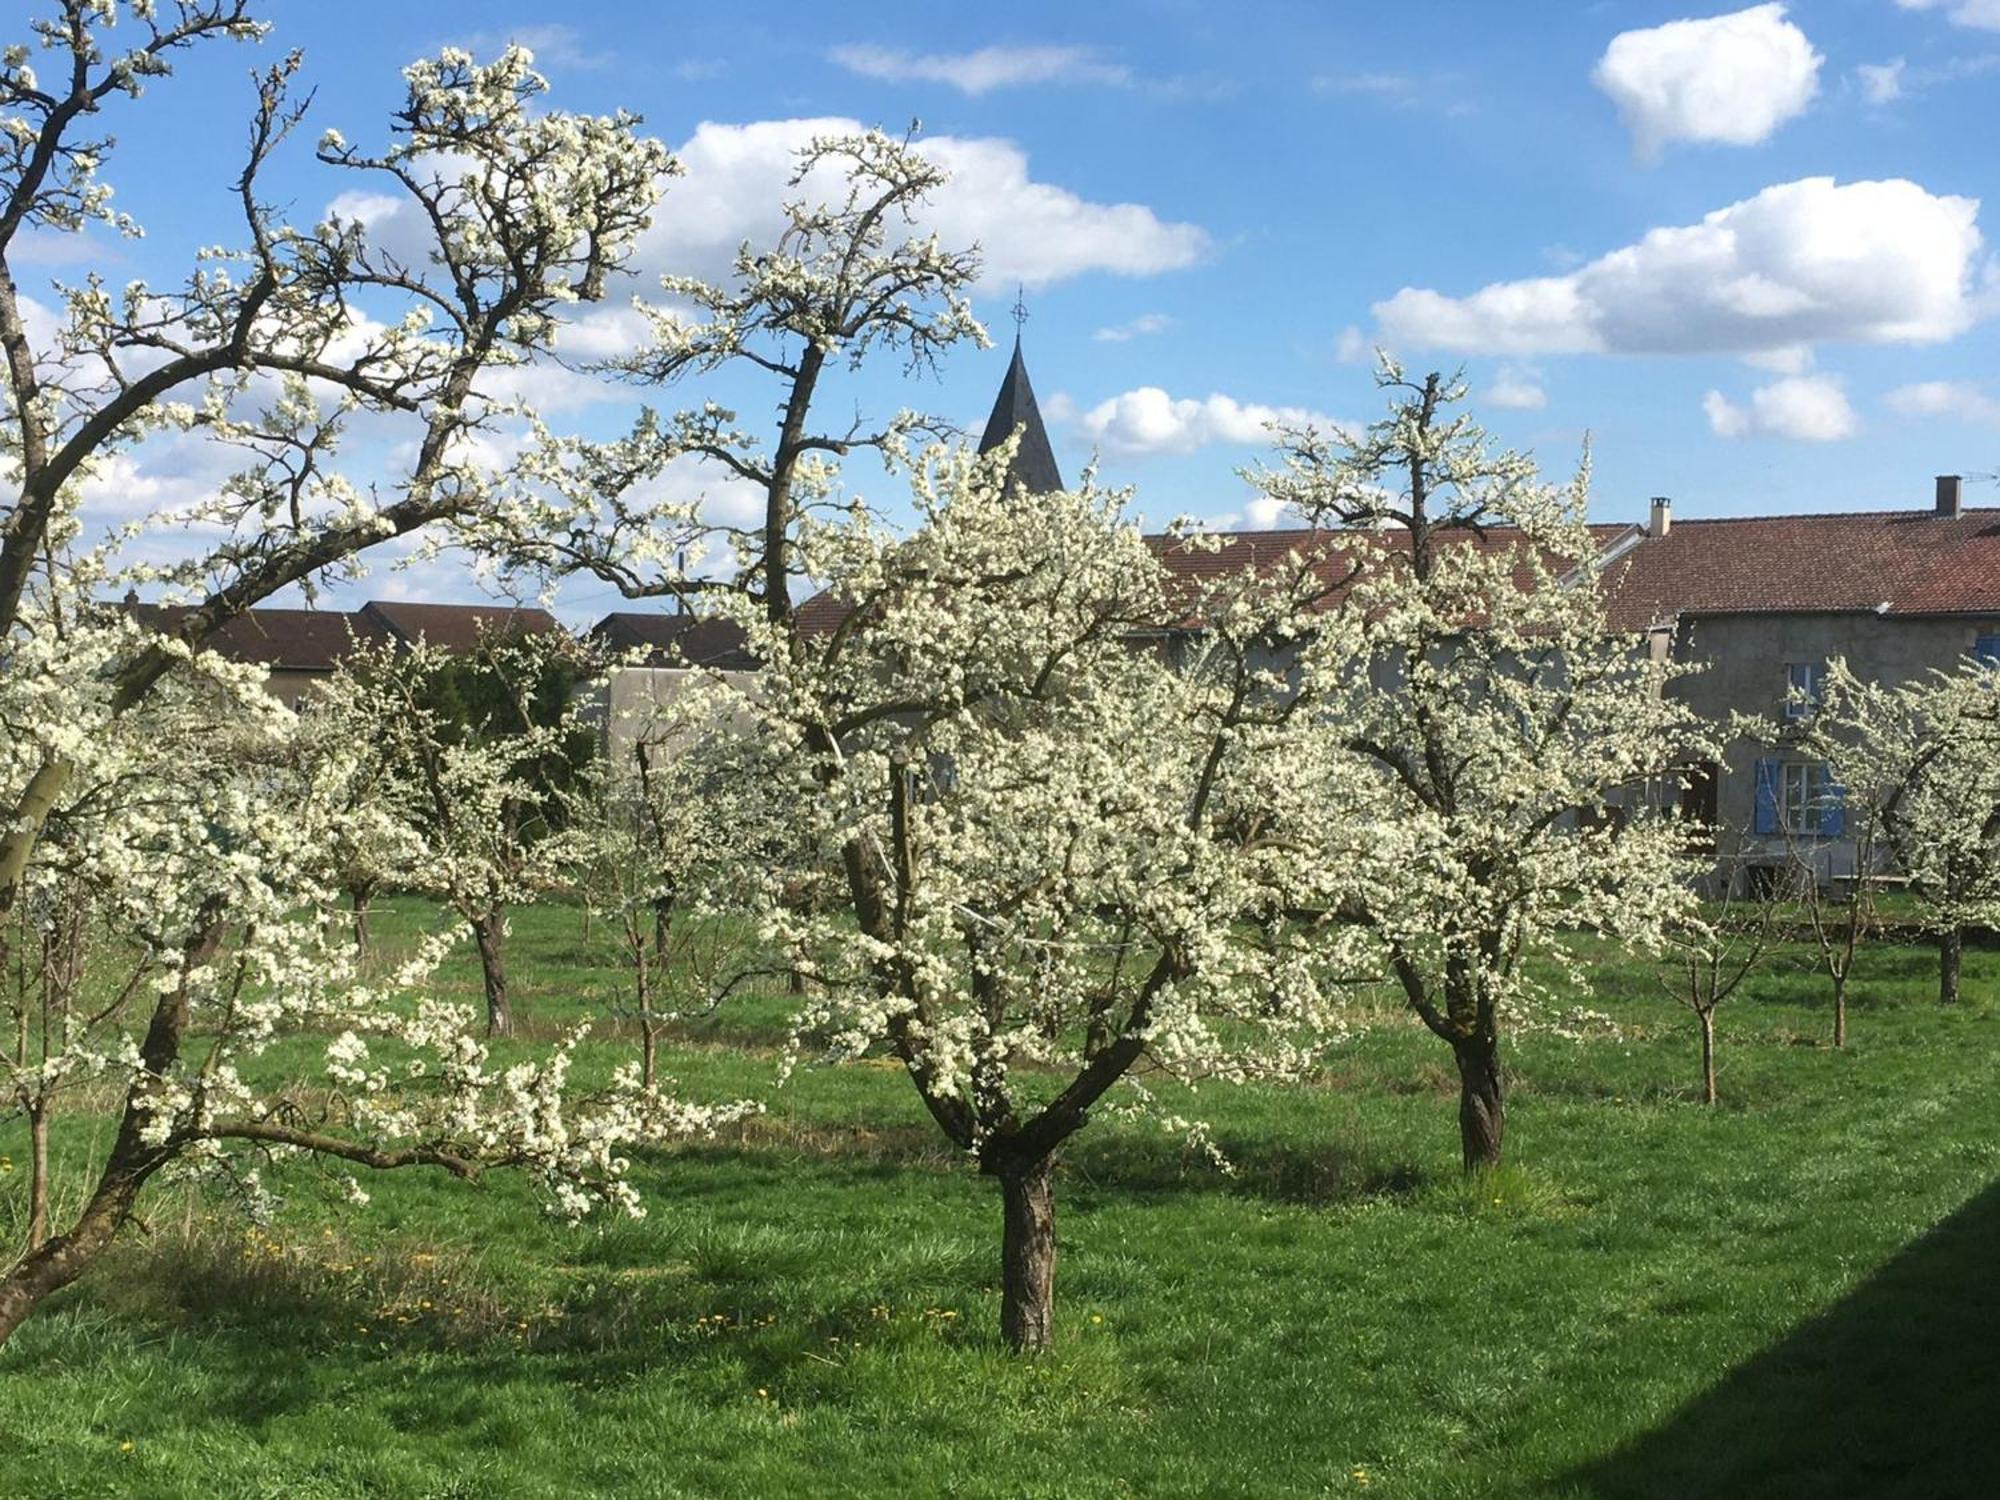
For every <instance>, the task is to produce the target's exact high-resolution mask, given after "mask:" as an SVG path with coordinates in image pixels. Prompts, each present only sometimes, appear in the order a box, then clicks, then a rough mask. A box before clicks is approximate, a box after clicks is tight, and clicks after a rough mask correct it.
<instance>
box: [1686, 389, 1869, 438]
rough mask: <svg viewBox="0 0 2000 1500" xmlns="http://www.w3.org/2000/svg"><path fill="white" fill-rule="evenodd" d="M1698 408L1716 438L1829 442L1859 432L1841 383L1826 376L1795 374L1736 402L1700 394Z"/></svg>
mask: <svg viewBox="0 0 2000 1500" xmlns="http://www.w3.org/2000/svg"><path fill="white" fill-rule="evenodd" d="M1701 409H1702V410H1703V411H1704V412H1705V413H1707V415H1708V425H1709V427H1710V428H1711V429H1712V430H1713V431H1714V433H1715V435H1716V436H1717V437H1725V438H1740V437H1753V436H1761V437H1781V438H1791V439H1793V440H1794V441H1797V442H1802V443H1831V442H1836V441H1838V440H1839V439H1841V438H1848V437H1852V436H1854V434H1855V433H1856V432H1857V431H1859V430H1860V427H1861V423H1860V421H1859V419H1858V418H1856V416H1855V415H1854V408H1853V407H1852V406H1850V405H1848V403H1847V393H1846V392H1845V391H1843V390H1842V389H1841V388H1840V382H1839V381H1837V380H1834V379H1832V378H1831V377H1829V376H1825V375H1793V376H1788V377H1787V378H1785V379H1783V380H1778V381H1773V382H1772V383H1771V384H1770V385H1766V386H1760V387H1758V388H1757V389H1756V390H1754V391H1752V392H1751V393H1750V404H1749V405H1748V406H1739V405H1738V404H1737V403H1735V402H1733V401H1731V400H1730V399H1729V398H1728V397H1727V396H1725V395H1723V394H1722V392H1720V391H1710V392H1709V393H1708V394H1707V395H1706V396H1704V397H1702V401H1701Z"/></svg>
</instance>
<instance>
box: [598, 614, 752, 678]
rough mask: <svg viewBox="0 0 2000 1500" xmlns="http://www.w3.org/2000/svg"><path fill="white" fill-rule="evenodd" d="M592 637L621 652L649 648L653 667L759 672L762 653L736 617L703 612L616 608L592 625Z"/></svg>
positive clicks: (647, 653) (645, 650)
mask: <svg viewBox="0 0 2000 1500" xmlns="http://www.w3.org/2000/svg"><path fill="white" fill-rule="evenodd" d="M590 634H591V637H592V638H593V639H594V640H596V641H598V642H600V643H602V644H603V645H604V646H606V647H607V648H609V649H610V650H612V651H616V652H618V653H620V654H623V653H626V652H629V651H644V652H645V653H646V657H645V661H646V665H648V666H653V667H666V666H693V667H713V668H715V669H716V670H717V671H721V672H754V671H756V670H757V666H758V662H757V658H756V657H755V656H753V655H751V654H750V651H749V649H748V647H747V645H746V644H745V641H744V636H743V627H742V626H740V625H738V624H737V623H736V622H735V621H734V620H710V619H704V618H702V617H701V616H699V615H678V614H642V613H639V612H637V611H614V612H612V613H611V614H608V615H606V616H605V617H604V618H603V619H601V620H599V621H598V622H597V623H596V624H595V625H593V626H591V627H590Z"/></svg>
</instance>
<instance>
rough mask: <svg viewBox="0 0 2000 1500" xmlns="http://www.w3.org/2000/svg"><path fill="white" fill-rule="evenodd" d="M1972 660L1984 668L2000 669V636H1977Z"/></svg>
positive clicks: (1973, 644)
mask: <svg viewBox="0 0 2000 1500" xmlns="http://www.w3.org/2000/svg"><path fill="white" fill-rule="evenodd" d="M1972 659H1973V660H1974V661H1976V662H1978V663H1979V665H1981V666H1982V667H2000V634H1996V635H1981V636H1975V637H1974V638H1973V642H1972Z"/></svg>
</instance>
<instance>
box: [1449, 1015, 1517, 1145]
mask: <svg viewBox="0 0 2000 1500" xmlns="http://www.w3.org/2000/svg"><path fill="white" fill-rule="evenodd" d="M1455 1051H1456V1052H1457V1054H1458V1086H1459V1090H1458V1141H1459V1148H1460V1150H1461V1152H1462V1154H1463V1156H1464V1159H1465V1170H1466V1171H1468V1172H1473V1171H1477V1170H1478V1169H1479V1168H1481V1167H1497V1166H1499V1165H1500V1141H1501V1137H1502V1136H1503V1135H1504V1134H1505V1133H1506V1129H1507V1110H1506V1102H1505V1097H1504V1094H1505V1091H1504V1088H1503V1085H1502V1080H1501V1073H1500V1043H1499V1039H1498V1038H1497V1037H1475V1038H1471V1039H1469V1040H1466V1041H1463V1042H1460V1043H1458V1044H1457V1046H1456V1048H1455Z"/></svg>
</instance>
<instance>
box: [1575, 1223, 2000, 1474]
mask: <svg viewBox="0 0 2000 1500" xmlns="http://www.w3.org/2000/svg"><path fill="white" fill-rule="evenodd" d="M1996 1246H2000V1183H1996V1184H1994V1185H1993V1186H1991V1187H1989V1188H1987V1189H1986V1190H1985V1191H1984V1192H1983V1193H1981V1194H1980V1195H1979V1196H1978V1197H1976V1198H1974V1199H1973V1200H1972V1201H1971V1202H1970V1203H1968V1204H1966V1205H1965V1206H1964V1207H1963V1208H1961V1209H1959V1210H1958V1212H1957V1213H1955V1214H1953V1215H1952V1216H1951V1217H1950V1218H1948V1219H1946V1220H1945V1221H1944V1222H1943V1223H1941V1224H1939V1225H1938V1226H1937V1227H1936V1228H1934V1229H1932V1230H1930V1231H1929V1232H1928V1233H1926V1234H1924V1235H1923V1236H1922V1237H1921V1238H1919V1239H1916V1240H1913V1241H1912V1242H1911V1243H1910V1244H1908V1245H1906V1246H1905V1247H1904V1248H1903V1249H1902V1251H1901V1252H1899V1253H1898V1255H1897V1256H1896V1258H1895V1259H1894V1260H1892V1261H1890V1262H1889V1263H1888V1264H1887V1265H1886V1266H1884V1267H1883V1268H1882V1269H1881V1270H1880V1271H1878V1272H1877V1273H1876V1274H1875V1275H1874V1276H1872V1277H1870V1278H1869V1279H1868V1280H1867V1281H1865V1282H1863V1283H1862V1284H1861V1285H1860V1286H1859V1287H1857V1288H1855V1289H1854V1290H1853V1291H1852V1292H1850V1293H1849V1294H1848V1295H1847V1296H1846V1297H1844V1298H1842V1299H1841V1300H1840V1301H1839V1302H1838V1303H1836V1304H1835V1305H1834V1306H1833V1307H1831V1308H1829V1309H1828V1310H1827V1311H1826V1312H1824V1313H1821V1314H1820V1315H1819V1316H1817V1317H1815V1318H1812V1319H1810V1320H1809V1321H1807V1322H1805V1323H1802V1324H1800V1325H1799V1326H1798V1327H1797V1328H1794V1329H1793V1330H1792V1331H1791V1332H1790V1333H1789V1334H1787V1335H1786V1336H1785V1337H1784V1338H1783V1339H1782V1340H1780V1341H1779V1342H1778V1343H1776V1344H1774V1345H1772V1346H1771V1347H1770V1348H1768V1349H1765V1350H1764V1351H1763V1352H1762V1353H1760V1354H1757V1355H1755V1356H1753V1357H1752V1358H1751V1359H1750V1360H1748V1361H1747V1362H1746V1363H1744V1364H1742V1365H1739V1366H1738V1367H1737V1368H1736V1369H1734V1370H1732V1371H1731V1372H1730V1373H1729V1374H1728V1375H1727V1376H1725V1377H1724V1378H1723V1379H1722V1380H1721V1382H1719V1383H1718V1384H1716V1385H1715V1386H1712V1387H1711V1388H1710V1389H1708V1390H1707V1391H1705V1392H1703V1393H1702V1394H1701V1395H1700V1396H1697V1397H1696V1398H1694V1400H1692V1401H1690V1402H1689V1403H1688V1404H1687V1405H1685V1406H1684V1407H1682V1408H1681V1409H1680V1410H1679V1411H1678V1412H1676V1413H1675V1414H1674V1415H1673V1416H1672V1417H1671V1418H1670V1419H1669V1420H1668V1421H1667V1422H1666V1423H1665V1425H1663V1426H1661V1427H1658V1428H1656V1429H1654V1430H1653V1431H1652V1432H1650V1433H1647V1434H1646V1435H1644V1436H1643V1437H1641V1438H1638V1439H1637V1440H1635V1441H1633V1442H1631V1443H1628V1444H1626V1445H1625V1446H1624V1447H1622V1448H1620V1449H1619V1450H1618V1451H1616V1452H1615V1453H1612V1454H1611V1455H1609V1456H1608V1457H1606V1458H1604V1459H1602V1460H1600V1461H1598V1462H1597V1463H1595V1464H1592V1465H1591V1466H1589V1467H1588V1468H1586V1469H1584V1470H1582V1471H1580V1472H1579V1473H1576V1474H1574V1475H1572V1476H1570V1478H1571V1480H1572V1482H1574V1483H1576V1484H1578V1485H1579V1486H1581V1488H1582V1490H1583V1492H1584V1493H1585V1494H1588V1495H1592V1496H1596V1497H1600V1500H1628V1497H1629V1500H1640V1497H1645V1500H1668V1497H1671V1500H1686V1497H1690V1496H1725V1495H1727V1496H1737V1495H1740V1496H1756V1497H1759V1500H1784V1497H1788V1496H1812V1497H1814V1500H1838V1497H1842V1496H1850V1495H1851V1496H1863V1495H1865V1496H1868V1497H1870V1500H1888V1497H1894V1496H1907V1497H1911V1500H1915V1497H1918V1496H1921V1497H1924V1500H1952V1497H1958V1496H1964V1497H1973V1496H1981V1497H1983V1496H1989V1495H1994V1494H2000V1420H1996V1419H1995V1412H1996V1402H2000V1354H1996V1350H2000V1277H1995V1275H1994V1274H1993V1267H1994V1256H1995V1248H1996Z"/></svg>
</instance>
